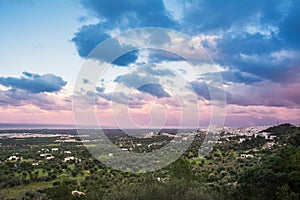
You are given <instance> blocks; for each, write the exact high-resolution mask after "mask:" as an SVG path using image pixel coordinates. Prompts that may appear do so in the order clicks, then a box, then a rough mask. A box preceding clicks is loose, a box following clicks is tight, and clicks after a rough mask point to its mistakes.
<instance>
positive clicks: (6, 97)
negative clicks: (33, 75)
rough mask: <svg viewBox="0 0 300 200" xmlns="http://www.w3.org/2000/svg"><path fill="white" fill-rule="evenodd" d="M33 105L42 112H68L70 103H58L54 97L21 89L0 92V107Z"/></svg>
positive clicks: (56, 97)
mask: <svg viewBox="0 0 300 200" xmlns="http://www.w3.org/2000/svg"><path fill="white" fill-rule="evenodd" d="M28 105H33V106H36V107H38V108H40V109H42V110H70V109H71V104H70V102H66V101H63V100H62V101H60V98H59V97H58V96H57V95H55V96H53V95H49V94H46V93H29V92H27V91H25V90H21V89H10V90H0V107H21V106H28Z"/></svg>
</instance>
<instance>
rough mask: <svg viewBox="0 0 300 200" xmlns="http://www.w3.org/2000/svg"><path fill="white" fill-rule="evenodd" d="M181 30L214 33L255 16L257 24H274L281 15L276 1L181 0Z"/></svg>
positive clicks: (279, 6) (241, 25)
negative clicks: (257, 18) (257, 19)
mask: <svg viewBox="0 0 300 200" xmlns="http://www.w3.org/2000/svg"><path fill="white" fill-rule="evenodd" d="M181 2H182V4H183V19H182V22H181V23H182V26H183V30H184V31H185V32H188V33H192V34H197V33H199V32H202V33H203V32H217V31H224V30H228V29H231V28H232V27H239V28H240V29H241V28H243V26H244V25H245V24H246V23H248V22H250V21H253V18H255V17H257V15H259V20H260V22H261V23H274V22H275V21H277V20H279V19H280V17H281V6H282V4H283V2H282V1H280V0H274V1H273V0H266V1H259V0H245V1H240V2H237V1H235V0H229V1H222V0H217V1H205V0H184V1H181Z"/></svg>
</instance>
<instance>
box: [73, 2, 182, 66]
mask: <svg viewBox="0 0 300 200" xmlns="http://www.w3.org/2000/svg"><path fill="white" fill-rule="evenodd" d="M81 4H82V5H83V7H85V8H86V9H87V10H88V11H89V12H90V13H91V14H92V15H94V16H95V17H97V18H98V19H99V20H100V22H99V23H98V24H91V25H84V26H82V27H81V28H80V29H79V30H78V32H77V33H75V36H74V38H72V40H71V41H72V42H74V43H75V45H76V47H77V50H78V54H79V55H80V56H81V57H87V56H88V55H89V53H90V52H91V51H92V50H93V49H94V48H95V47H96V46H97V45H98V44H99V43H101V42H102V41H104V40H105V39H107V38H109V37H110V36H111V35H112V34H113V32H114V31H116V30H122V31H124V30H128V29H130V28H138V27H165V28H175V27H176V26H177V22H176V21H175V20H174V19H173V18H172V16H171V14H170V13H169V11H168V10H167V9H166V8H165V6H164V4H163V1H162V0H153V1H151V2H149V1H147V0H140V1H130V0H125V1H117V0H112V1H106V0H101V1H96V0H86V1H82V2H81ZM158 39H159V38H153V40H154V41H153V42H158V41H159V40H160V39H161V38H160V39H159V40H158ZM122 48H124V47H123V46H122V45H120V44H119V43H118V41H117V40H115V45H113V46H112V47H109V49H108V50H107V53H114V54H116V55H118V54H117V53H116V51H117V52H118V51H120V50H118V49H122ZM125 48H126V47H125ZM137 57H138V55H137V52H130V53H127V54H125V55H122V56H121V57H119V58H118V59H117V60H115V61H114V62H113V64H115V65H119V66H126V65H129V64H130V63H133V62H135V61H136V59H137ZM99 59H102V60H104V61H106V59H105V56H104V58H102V56H101V58H99Z"/></svg>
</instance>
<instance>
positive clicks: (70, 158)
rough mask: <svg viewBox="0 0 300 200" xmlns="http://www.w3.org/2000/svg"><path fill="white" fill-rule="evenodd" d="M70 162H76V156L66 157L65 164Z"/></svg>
mask: <svg viewBox="0 0 300 200" xmlns="http://www.w3.org/2000/svg"><path fill="white" fill-rule="evenodd" d="M70 160H75V157H74V156H69V157H66V158H65V159H64V160H63V162H68V161H70Z"/></svg>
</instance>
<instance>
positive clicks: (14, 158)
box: [8, 156, 20, 161]
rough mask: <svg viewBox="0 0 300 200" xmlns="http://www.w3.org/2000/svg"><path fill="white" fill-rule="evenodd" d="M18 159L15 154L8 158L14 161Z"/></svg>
mask: <svg viewBox="0 0 300 200" xmlns="http://www.w3.org/2000/svg"><path fill="white" fill-rule="evenodd" d="M19 159H20V157H17V156H10V157H9V158H8V160H9V161H15V160H19Z"/></svg>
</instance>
